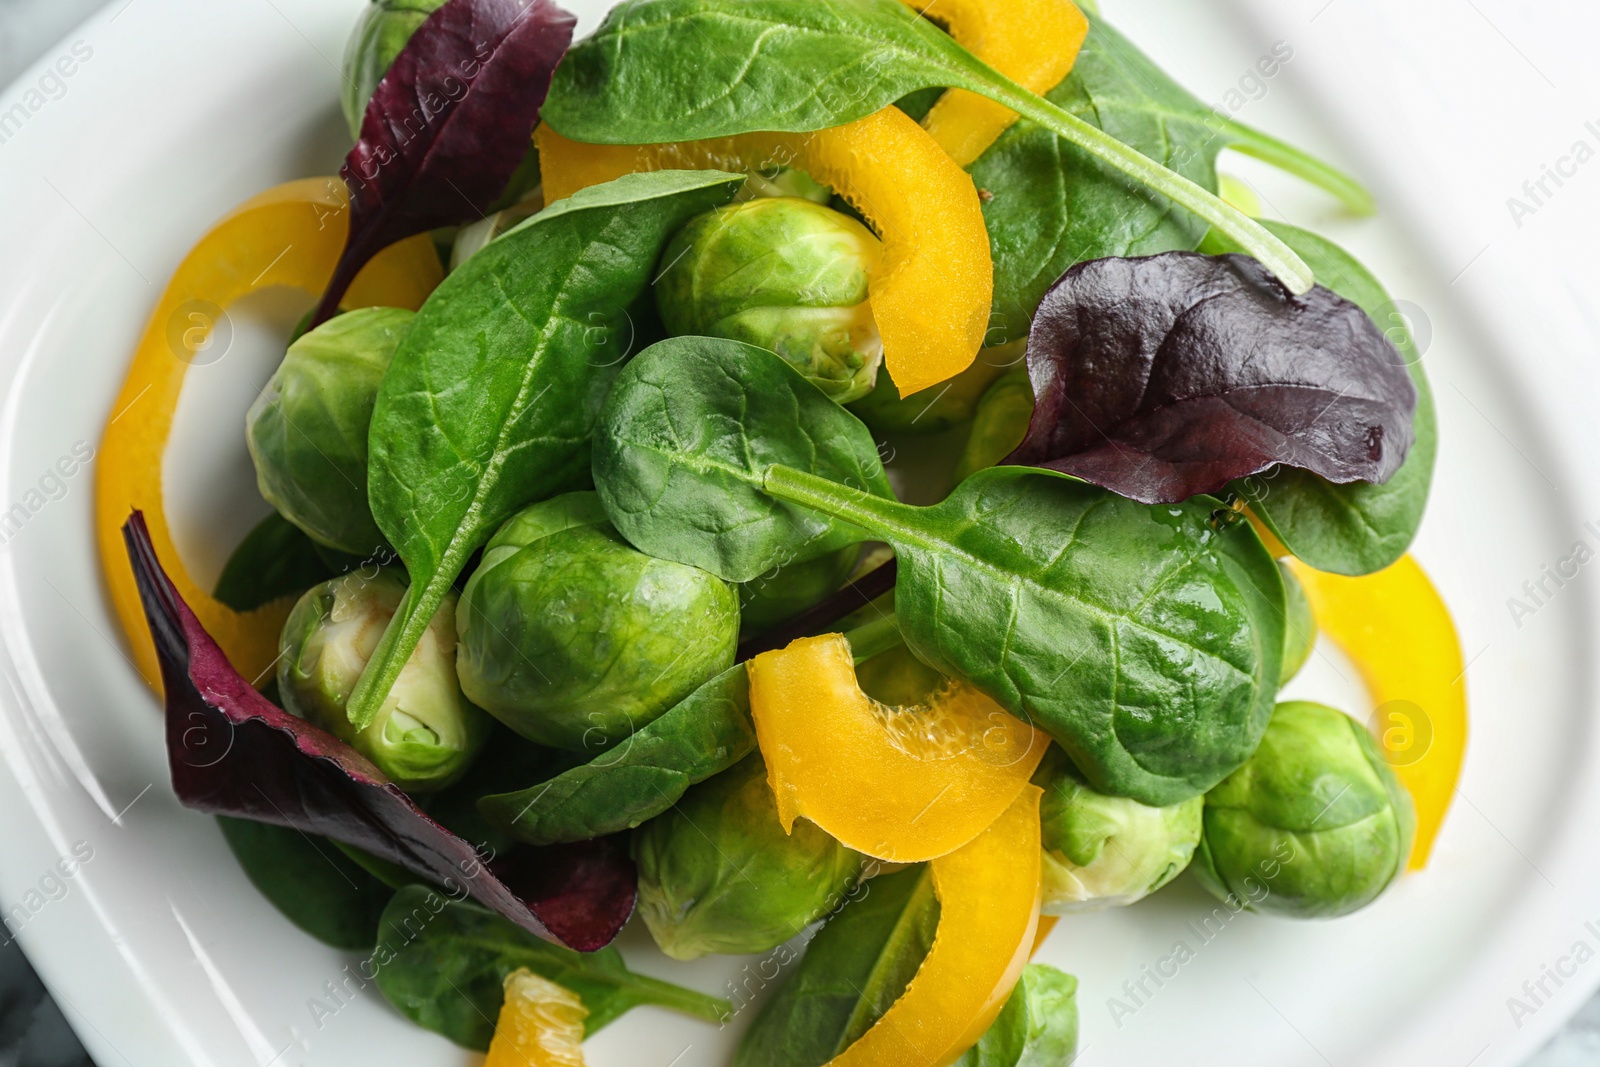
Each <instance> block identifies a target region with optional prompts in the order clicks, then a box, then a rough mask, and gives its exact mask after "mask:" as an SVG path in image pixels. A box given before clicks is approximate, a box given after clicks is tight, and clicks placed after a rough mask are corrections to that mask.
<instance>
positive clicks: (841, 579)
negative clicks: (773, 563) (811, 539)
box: [739, 545, 861, 633]
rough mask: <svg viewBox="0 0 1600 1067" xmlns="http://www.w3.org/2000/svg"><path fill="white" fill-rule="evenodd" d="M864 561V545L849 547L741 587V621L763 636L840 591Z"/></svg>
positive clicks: (744, 627)
mask: <svg viewBox="0 0 1600 1067" xmlns="http://www.w3.org/2000/svg"><path fill="white" fill-rule="evenodd" d="M860 558H861V546H860V545H846V546H845V547H844V548H841V549H839V550H838V551H837V552H829V553H828V554H827V555H825V556H818V557H817V558H816V559H808V560H804V561H802V562H800V563H790V564H786V565H785V566H783V567H779V568H777V569H776V570H775V571H774V572H773V573H771V574H763V575H761V576H760V577H759V578H752V579H751V580H750V581H748V582H742V583H740V585H739V620H740V629H741V630H742V631H743V632H744V633H759V632H761V631H762V630H765V629H766V628H768V627H769V626H775V625H777V624H778V623H780V622H782V621H783V620H784V619H787V618H790V617H792V616H794V615H798V614H799V613H800V612H802V611H804V610H806V609H807V608H809V607H811V606H813V605H814V604H817V603H820V602H821V601H822V600H824V599H826V598H827V597H828V596H829V595H830V594H832V593H834V592H837V591H838V590H839V589H840V588H841V587H843V585H844V583H845V582H846V581H847V580H848V579H849V577H850V573H851V572H852V571H854V570H855V567H856V561H857V560H859V559H860Z"/></svg>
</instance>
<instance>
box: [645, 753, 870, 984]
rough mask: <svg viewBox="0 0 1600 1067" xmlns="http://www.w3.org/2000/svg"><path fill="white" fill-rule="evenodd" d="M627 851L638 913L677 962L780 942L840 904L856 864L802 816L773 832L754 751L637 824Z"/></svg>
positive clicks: (763, 771) (861, 862)
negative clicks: (634, 872)
mask: <svg viewBox="0 0 1600 1067" xmlns="http://www.w3.org/2000/svg"><path fill="white" fill-rule="evenodd" d="M633 857H634V860H635V862H637V863H638V865H639V914H641V915H643V916H644V922H645V925H646V926H647V927H649V929H650V934H651V936H653V937H654V938H655V941H656V944H657V945H659V946H660V947H661V951H662V952H665V953H666V954H667V955H669V956H671V957H672V958H673V959H677V960H689V959H695V958H697V957H699V956H704V955H705V954H706V953H708V952H720V953H728V954H739V953H746V952H765V951H766V950H768V949H770V948H774V947H776V946H778V945H781V944H783V943H784V942H785V941H787V940H789V939H790V938H791V937H793V936H794V935H795V934H798V933H799V932H800V931H801V930H804V929H805V928H806V927H807V926H809V925H811V924H812V923H813V922H815V921H817V920H818V919H820V918H822V917H823V916H825V915H827V914H828V913H829V912H830V911H832V910H834V909H835V908H837V907H838V906H840V905H841V904H843V903H844V898H845V895H846V894H847V893H849V892H850V890H851V889H852V888H853V887H854V886H855V884H856V882H857V881H858V880H859V879H860V877H861V875H862V872H863V871H864V870H865V866H866V857H864V856H862V855H861V854H860V853H859V852H852V851H851V850H850V849H848V848H845V847H844V846H843V845H841V844H840V843H839V842H837V841H835V840H834V839H833V838H832V837H830V836H828V834H826V833H824V832H823V831H822V830H821V829H820V828H818V827H817V826H815V825H814V824H812V823H810V822H807V821H806V820H804V819H799V820H797V821H796V822H795V824H794V833H793V834H786V833H784V832H783V824H782V823H780V822H779V821H778V802H777V799H776V798H775V797H774V796H773V795H772V788H771V787H770V786H769V785H767V768H766V765H765V764H764V763H762V761H761V755H760V753H759V752H757V753H753V754H751V755H749V756H747V757H745V758H744V759H742V760H740V761H739V762H738V763H736V764H734V766H733V767H732V768H730V769H729V770H726V771H724V772H723V773H721V774H719V775H717V776H716V777H714V778H710V779H708V780H706V781H705V782H702V783H701V784H699V785H697V786H695V787H694V788H693V789H691V790H689V792H688V793H686V794H684V797H683V799H682V800H680V801H679V802H678V803H677V805H675V806H674V807H673V809H672V810H671V811H669V812H667V813H666V814H664V815H661V816H658V817H657V818H655V819H652V820H651V821H649V822H647V823H645V824H644V825H643V826H641V827H639V829H638V830H636V831H635V832H634V835H633Z"/></svg>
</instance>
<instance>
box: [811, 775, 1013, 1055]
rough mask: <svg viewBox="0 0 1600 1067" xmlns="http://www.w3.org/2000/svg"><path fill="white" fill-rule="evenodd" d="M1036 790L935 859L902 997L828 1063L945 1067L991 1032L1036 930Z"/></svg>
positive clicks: (1009, 993)
mask: <svg viewBox="0 0 1600 1067" xmlns="http://www.w3.org/2000/svg"><path fill="white" fill-rule="evenodd" d="M1041 796H1043V790H1041V789H1040V788H1039V787H1038V786H1036V785H1029V786H1028V787H1027V788H1026V789H1024V790H1023V791H1022V793H1021V795H1019V796H1018V797H1017V799H1016V800H1015V801H1013V802H1012V804H1011V806H1010V807H1009V808H1007V809H1006V810H1005V812H1004V814H1002V815H1001V816H1000V817H999V818H998V819H996V820H995V821H994V823H993V825H991V826H990V827H989V828H988V829H987V830H985V831H984V832H983V833H981V834H979V835H978V836H977V837H975V838H973V839H972V841H971V842H970V843H968V844H966V845H963V846H962V847H961V848H959V849H957V850H956V851H955V852H952V853H950V855H948V856H943V857H941V858H939V859H936V860H934V861H933V863H932V868H933V888H934V892H935V893H937V894H938V896H939V926H938V929H937V930H936V931H935V933H934V935H933V947H932V948H931V949H929V951H928V955H927V958H926V959H924V960H923V961H922V966H921V967H919V968H918V969H917V973H916V976H915V977H913V978H912V979H911V983H910V984H909V985H908V986H906V991H905V993H904V994H902V995H901V997H900V999H899V1000H897V1001H895V1002H894V1003H893V1004H892V1005H890V1007H889V1010H888V1011H886V1012H884V1013H883V1017H882V1018H880V1019H879V1020H878V1021H877V1022H876V1023H874V1024H873V1026H872V1028H871V1029H869V1030H868V1031H867V1032H866V1033H864V1034H862V1035H861V1037H860V1038H859V1039H858V1040H857V1041H856V1042H855V1043H854V1044H852V1045H851V1046H850V1047H849V1048H847V1049H845V1050H844V1051H843V1052H841V1053H840V1054H839V1055H837V1056H835V1057H834V1058H833V1059H832V1060H830V1061H829V1062H828V1065H827V1067H948V1065H949V1064H951V1063H953V1062H955V1061H956V1059H958V1058H959V1057H960V1056H961V1054H962V1053H963V1052H965V1051H966V1050H967V1049H969V1048H971V1047H972V1046H973V1045H974V1044H975V1043H976V1042H977V1040H978V1039H979V1038H980V1037H982V1036H983V1034H984V1031H986V1030H988V1029H989V1024H991V1023H993V1022H994V1020H995V1016H997V1015H999V1014H1000V1009H1001V1008H1002V1007H1004V1006H1005V1002H1006V998H1007V997H1009V996H1010V995H1011V990H1012V988H1013V987H1014V986H1015V985H1016V984H1017V978H1018V976H1020V975H1021V974H1022V968H1023V965H1024V964H1026V963H1027V962H1028V957H1029V955H1030V954H1031V953H1032V951H1033V944H1034V938H1035V935H1036V932H1037V929H1038V926H1039V865H1040V854H1039V798H1040V797H1041Z"/></svg>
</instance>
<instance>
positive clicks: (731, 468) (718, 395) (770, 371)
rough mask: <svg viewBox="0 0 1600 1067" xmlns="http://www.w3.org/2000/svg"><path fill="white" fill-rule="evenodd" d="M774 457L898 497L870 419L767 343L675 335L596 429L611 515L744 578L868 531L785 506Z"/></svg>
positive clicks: (672, 553) (599, 474) (647, 546)
mask: <svg viewBox="0 0 1600 1067" xmlns="http://www.w3.org/2000/svg"><path fill="white" fill-rule="evenodd" d="M774 463H782V464H786V465H790V466H795V467H799V468H801V469H804V470H807V471H811V472H814V473H817V474H821V475H823V476H825V477H827V478H830V479H833V480H835V481H837V482H840V483H842V484H843V485H845V486H849V487H851V488H852V489H856V490H862V491H865V492H869V493H875V494H877V495H879V496H883V497H889V496H892V491H891V490H890V488H889V479H888V476H887V475H886V474H885V473H884V470H883V463H882V461H881V460H880V459H879V456H878V450H877V445H876V444H875V443H874V442H873V440H872V435H871V433H869V432H868V431H867V428H866V427H865V426H863V425H862V424H861V422H860V420H858V419H856V418H855V417H854V416H853V415H851V414H849V413H848V412H846V411H845V410H844V409H843V408H841V407H839V406H838V405H837V404H835V403H834V402H833V401H832V400H829V399H828V398H827V396H826V395H824V394H823V393H822V391H821V390H819V389H818V388H817V387H816V386H815V385H812V384H811V383H810V382H808V381H806V380H805V378H803V377H801V375H800V374H799V373H798V372H797V371H796V370H795V369H794V368H793V367H791V366H789V364H788V363H786V362H784V361H783V360H782V359H781V358H779V357H778V356H776V355H774V354H773V353H771V352H768V351H766V350H765V349H761V348H755V347H753V346H751V345H747V344H744V343H742V342H739V341H731V340H726V339H723V338H715V337H674V338H670V339H668V340H666V341H662V342H661V343H660V344H656V345H652V346H651V347H650V348H649V349H647V350H645V351H644V352H642V353H640V354H639V356H638V357H637V358H636V359H634V361H633V362H632V363H630V364H629V365H628V366H627V368H625V369H624V370H623V372H622V374H621V376H619V377H618V379H617V384H616V387H615V388H614V389H612V391H611V395H610V396H609V397H608V398H607V400H606V404H605V408H604V410H602V412H601V414H600V425H599V427H598V430H597V432H596V435H595V449H594V479H595V489H596V490H597V491H598V492H599V493H600V499H601V502H602V503H604V505H605V508H606V514H607V515H609V516H610V517H611V522H612V524H613V525H614V526H616V528H617V529H618V531H620V532H621V533H622V535H623V536H624V537H626V538H627V539H628V540H629V541H631V542H633V544H634V545H635V546H636V547H638V548H639V549H640V550H641V551H644V552H648V553H650V554H651V555H653V556H660V557H662V558H665V559H671V560H676V561H677V562H679V563H688V564H691V565H693V566H696V567H700V568H703V569H704V570H708V571H711V572H712V573H713V574H716V575H718V576H720V577H722V578H725V579H727V580H728V581H731V582H747V581H750V580H752V579H754V578H756V577H758V576H759V575H761V574H763V573H766V572H769V571H771V570H772V569H773V568H774V567H780V566H783V565H785V564H787V563H790V562H795V561H799V560H806V559H814V558H815V557H817V556H820V555H823V554H824V553H828V552H833V551H836V550H838V549H840V548H842V547H844V546H845V545H849V544H854V543H856V542H859V541H862V540H864V539H865V538H864V537H863V535H862V533H861V531H860V530H857V529H855V528H853V527H851V526H849V525H848V524H844V523H839V522H835V521H832V520H829V519H826V518H823V517H821V516H819V515H817V514H815V513H814V512H810V511H807V510H805V509H803V508H791V507H787V506H784V505H776V506H775V505H774V502H773V500H772V499H771V498H770V497H768V496H767V495H766V494H765V493H764V492H763V491H762V487H761V486H762V474H763V472H764V471H765V469H766V468H767V467H769V466H771V465H772V464H774Z"/></svg>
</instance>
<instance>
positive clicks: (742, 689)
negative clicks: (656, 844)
mask: <svg viewBox="0 0 1600 1067" xmlns="http://www.w3.org/2000/svg"><path fill="white" fill-rule="evenodd" d="M755 743H756V740H755V730H754V727H753V726H752V725H751V723H750V675H749V673H748V672H747V671H746V670H745V666H744V664H743V663H735V664H734V665H733V666H732V667H729V668H728V669H727V670H725V671H723V672H722V673H721V674H718V675H717V676H716V677H715V678H712V679H711V680H710V681H708V682H706V683H705V684H704V685H702V686H701V687H700V688H699V689H696V690H695V691H694V692H693V693H690V694H689V695H688V696H687V697H685V698H684V699H683V700H682V701H680V702H679V703H678V704H677V705H676V706H674V707H673V708H672V709H671V710H669V711H667V712H666V713H665V714H663V715H662V716H661V717H660V718H657V719H654V720H652V721H651V722H649V723H646V724H645V725H644V726H641V727H640V728H639V729H638V730H635V731H634V732H633V734H632V736H630V737H629V738H628V739H627V740H626V741H623V742H622V743H620V744H618V745H616V746H614V747H612V748H610V749H608V750H606V751H605V752H602V753H601V754H600V755H598V756H596V757H595V758H594V759H592V760H590V761H589V762H588V763H585V764H583V765H581V766H578V767H574V768H572V769H571V770H569V771H566V772H564V773H562V774H559V775H557V776H556V777H554V778H552V779H550V780H549V781H547V782H541V783H540V784H538V785H534V786H530V787H529V788H527V789H519V790H517V791H515V792H507V793H495V794H491V795H489V796H485V797H483V798H482V799H481V800H479V801H478V810H479V812H481V813H482V814H483V817H484V818H485V819H487V820H488V821H489V822H490V823H492V824H494V825H495V826H497V827H500V828H502V829H504V830H505V831H506V832H508V833H510V834H511V835H512V836H513V837H516V838H518V839H519V840H522V841H526V842H527V843H529V844H534V845H543V844H551V843H554V842H558V841H583V840H587V839H588V838H591V837H598V836H600V835H602V834H610V833H616V832H618V831H621V830H629V829H632V828H633V827H635V826H638V825H639V824H640V823H642V822H644V821H645V820H647V819H652V818H654V817H656V816H657V815H660V814H661V813H662V812H664V811H666V810H667V809H668V808H670V807H672V805H673V804H675V803H676V802H677V800H678V798H679V797H681V796H683V794H684V792H685V791H686V790H688V788H689V787H690V786H691V785H694V784H695V783H696V782H701V781H704V780H705V779H707V778H710V777H711V776H712V775H714V774H719V773H721V772H722V771H725V770H727V769H728V768H729V767H732V766H733V765H734V764H735V763H738V762H739V761H740V760H741V759H743V758H744V757H745V756H747V755H749V754H750V752H751V751H752V750H753V749H754V748H755Z"/></svg>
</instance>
